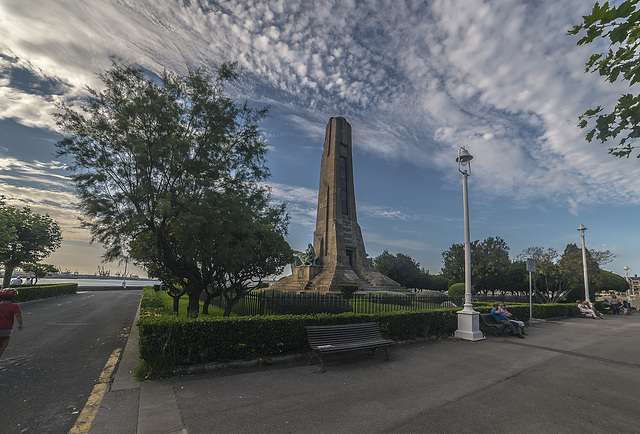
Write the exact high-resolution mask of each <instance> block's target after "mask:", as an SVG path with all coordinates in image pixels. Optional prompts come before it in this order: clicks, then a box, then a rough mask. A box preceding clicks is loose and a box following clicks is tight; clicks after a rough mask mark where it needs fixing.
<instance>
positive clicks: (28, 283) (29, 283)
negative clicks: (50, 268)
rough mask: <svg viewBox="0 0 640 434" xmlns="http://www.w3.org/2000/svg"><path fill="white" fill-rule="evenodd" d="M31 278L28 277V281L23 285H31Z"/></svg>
mask: <svg viewBox="0 0 640 434" xmlns="http://www.w3.org/2000/svg"><path fill="white" fill-rule="evenodd" d="M31 284H32V282H31V277H27V280H25V281H24V283H23V285H31Z"/></svg>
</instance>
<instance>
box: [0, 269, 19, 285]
mask: <svg viewBox="0 0 640 434" xmlns="http://www.w3.org/2000/svg"><path fill="white" fill-rule="evenodd" d="M15 268H16V267H15V265H9V264H4V278H3V279H2V287H3V288H8V287H9V286H10V284H11V275H12V274H13V270H14V269H15Z"/></svg>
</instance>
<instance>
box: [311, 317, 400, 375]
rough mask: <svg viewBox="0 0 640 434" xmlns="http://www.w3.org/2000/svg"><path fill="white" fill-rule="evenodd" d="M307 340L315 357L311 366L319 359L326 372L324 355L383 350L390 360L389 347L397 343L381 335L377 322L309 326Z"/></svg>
mask: <svg viewBox="0 0 640 434" xmlns="http://www.w3.org/2000/svg"><path fill="white" fill-rule="evenodd" d="M306 329H307V338H308V339H309V345H310V346H311V349H312V350H313V352H314V355H313V356H312V357H311V360H309V364H311V362H312V361H313V358H314V357H318V359H319V360H320V363H321V364H322V371H323V372H324V362H323V361H322V354H324V353H339V352H346V351H356V350H367V349H372V350H373V351H374V352H375V350H376V349H377V348H382V349H383V350H384V352H385V353H386V355H387V360H389V353H388V352H387V348H386V347H387V346H388V345H393V344H394V343H395V342H394V341H392V340H390V339H385V338H383V337H382V335H381V334H380V327H379V326H378V324H377V323H375V322H369V323H356V324H338V325H326V326H307V327H306Z"/></svg>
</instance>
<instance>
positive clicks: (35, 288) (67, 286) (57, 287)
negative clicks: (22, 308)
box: [13, 283, 78, 303]
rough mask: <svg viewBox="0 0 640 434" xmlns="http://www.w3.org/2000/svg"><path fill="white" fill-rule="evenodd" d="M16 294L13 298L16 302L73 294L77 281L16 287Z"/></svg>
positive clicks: (76, 288) (75, 290) (76, 287)
mask: <svg viewBox="0 0 640 434" xmlns="http://www.w3.org/2000/svg"><path fill="white" fill-rule="evenodd" d="M16 289H17V290H18V295H17V296H16V297H15V298H14V299H13V301H14V302H16V303H22V302H25V301H31V300H40V299H42V298H50V297H59V296H61V295H67V294H75V293H76V292H77V290H78V284H77V283H56V284H53V285H32V286H26V287H17V288H16Z"/></svg>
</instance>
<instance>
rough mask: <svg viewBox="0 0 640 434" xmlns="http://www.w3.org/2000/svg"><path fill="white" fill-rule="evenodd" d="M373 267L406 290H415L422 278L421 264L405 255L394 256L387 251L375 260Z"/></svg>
mask: <svg viewBox="0 0 640 434" xmlns="http://www.w3.org/2000/svg"><path fill="white" fill-rule="evenodd" d="M373 266H374V267H376V269H377V270H378V271H379V272H381V273H382V274H384V275H385V276H387V277H389V278H391V279H393V280H395V281H396V282H398V283H399V284H400V285H402V286H403V287H405V288H415V287H416V284H417V283H418V280H419V278H420V264H419V263H418V262H416V261H415V260H414V259H413V258H412V257H411V256H409V255H406V254H404V253H398V254H397V255H393V254H391V253H389V251H388V250H385V251H384V252H382V253H380V254H379V255H378V256H376V257H375V258H373Z"/></svg>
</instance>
